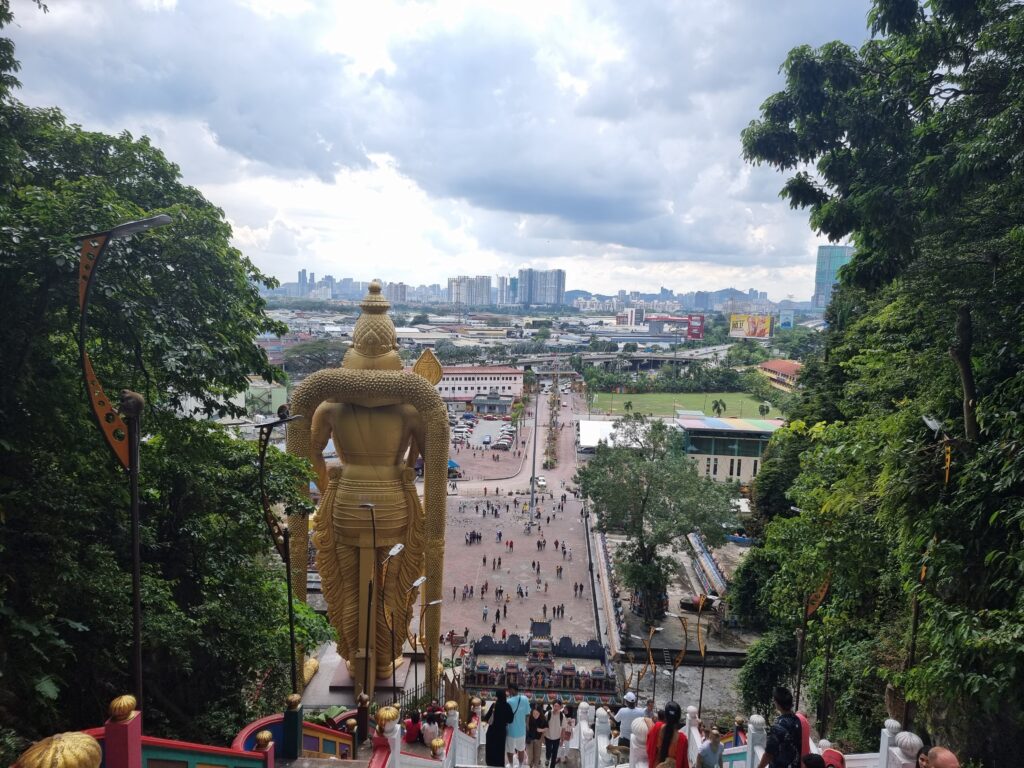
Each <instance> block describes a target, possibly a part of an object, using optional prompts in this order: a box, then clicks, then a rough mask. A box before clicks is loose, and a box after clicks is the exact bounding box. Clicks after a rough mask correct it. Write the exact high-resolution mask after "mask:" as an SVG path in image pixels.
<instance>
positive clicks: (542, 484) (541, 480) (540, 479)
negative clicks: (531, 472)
mask: <svg viewBox="0 0 1024 768" xmlns="http://www.w3.org/2000/svg"><path fill="white" fill-rule="evenodd" d="M537 487H538V488H547V487H548V479H547V478H546V477H544V475H537Z"/></svg>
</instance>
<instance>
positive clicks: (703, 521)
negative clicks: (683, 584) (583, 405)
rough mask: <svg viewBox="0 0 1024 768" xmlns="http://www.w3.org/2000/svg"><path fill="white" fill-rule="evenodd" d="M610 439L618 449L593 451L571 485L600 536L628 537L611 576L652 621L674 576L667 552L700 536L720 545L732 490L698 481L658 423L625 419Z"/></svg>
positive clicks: (632, 417)
mask: <svg viewBox="0 0 1024 768" xmlns="http://www.w3.org/2000/svg"><path fill="white" fill-rule="evenodd" d="M615 434H616V446H615V447H614V448H609V447H608V446H606V445H603V444H602V445H599V446H598V448H597V453H596V454H595V455H594V458H592V459H591V460H590V461H589V462H588V463H587V464H586V466H584V467H583V468H581V469H580V470H579V473H578V478H577V479H578V482H579V485H580V489H581V490H582V491H583V493H584V494H585V495H586V496H587V497H589V498H590V499H591V500H592V503H593V509H594V512H595V513H596V515H597V526H598V528H599V529H600V530H602V531H616V532H619V533H623V534H624V535H625V536H626V542H625V543H624V544H623V545H622V546H620V547H619V549H618V550H617V551H616V558H617V560H616V562H617V568H618V570H619V573H620V574H621V576H622V579H623V581H624V583H625V585H626V587H627V588H629V589H633V590H635V591H636V592H637V593H638V594H639V595H640V596H641V598H642V600H643V604H644V607H645V611H646V617H647V619H648V620H650V621H653V620H655V619H656V618H658V612H657V605H658V602H657V599H656V598H657V596H658V595H660V594H661V593H663V592H664V591H665V586H666V585H667V584H668V581H669V578H670V577H671V574H672V573H673V572H674V571H675V568H676V565H675V561H674V559H673V558H672V557H671V555H670V554H669V550H671V549H674V548H675V547H676V546H678V545H679V543H680V542H681V541H682V540H683V539H684V538H685V535H686V534H687V533H689V532H690V531H693V530H698V529H699V530H700V531H702V532H703V534H704V535H705V536H706V537H707V539H708V541H709V542H710V543H712V544H715V543H718V542H720V541H721V540H722V539H723V536H724V534H723V532H722V523H723V522H725V521H726V520H728V519H730V518H731V517H732V501H733V499H734V498H735V496H736V488H735V487H734V486H732V485H727V484H724V483H716V482H714V481H713V480H710V479H708V478H705V477H701V476H699V475H698V474H697V470H696V467H695V466H694V463H693V461H691V460H690V459H689V457H687V456H686V453H685V451H684V450H683V449H682V446H681V445H680V444H679V438H678V435H677V434H676V433H674V432H671V431H670V430H669V429H668V427H666V425H665V424H664V423H663V422H661V421H648V420H647V419H646V418H645V417H644V416H643V415H640V414H628V415H627V416H626V417H625V418H623V419H622V420H620V421H618V422H616V429H615Z"/></svg>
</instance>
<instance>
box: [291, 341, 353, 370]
mask: <svg viewBox="0 0 1024 768" xmlns="http://www.w3.org/2000/svg"><path fill="white" fill-rule="evenodd" d="M349 346H351V343H350V342H349V341H346V340H342V339H314V340H313V341H304V342H302V343H300V344H296V345H295V346H293V347H289V348H288V349H286V350H285V353H284V367H285V370H287V371H288V372H289V373H298V374H308V373H313V372H314V371H319V370H321V369H323V368H337V367H338V366H340V365H341V360H342V358H343V357H345V353H346V352H348V348H349Z"/></svg>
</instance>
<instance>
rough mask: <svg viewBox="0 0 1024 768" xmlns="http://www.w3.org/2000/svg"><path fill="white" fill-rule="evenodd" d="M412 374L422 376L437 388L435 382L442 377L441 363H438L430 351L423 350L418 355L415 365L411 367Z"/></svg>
mask: <svg viewBox="0 0 1024 768" xmlns="http://www.w3.org/2000/svg"><path fill="white" fill-rule="evenodd" d="M412 372H413V373H415V374H416V375H418V376H422V377H423V378H424V379H426V380H427V381H429V382H430V383H431V384H433V385H435V386H437V382H439V381H440V380H441V377H442V376H443V375H444V370H443V369H442V368H441V363H440V362H439V361H438V359H437V357H436V356H435V355H434V352H433V350H431V349H424V350H423V352H422V353H420V356H419V359H418V360H416V364H415V365H413V367H412Z"/></svg>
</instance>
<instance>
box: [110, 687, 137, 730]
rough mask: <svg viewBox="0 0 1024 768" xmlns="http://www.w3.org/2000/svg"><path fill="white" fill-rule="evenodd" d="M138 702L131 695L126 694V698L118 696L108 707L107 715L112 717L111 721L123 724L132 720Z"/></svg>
mask: <svg viewBox="0 0 1024 768" xmlns="http://www.w3.org/2000/svg"><path fill="white" fill-rule="evenodd" d="M137 704H138V702H137V701H136V700H135V697H134V696H132V695H131V694H130V693H126V694H125V695H124V696H118V697H117V698H116V699H114V700H113V701H112V702H110V706H109V707H107V714H108V715H110V719H111V720H113V721H115V722H118V723H123V722H124V721H125V720H131V717H132V712H134V711H135V707H136V705H137Z"/></svg>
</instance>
